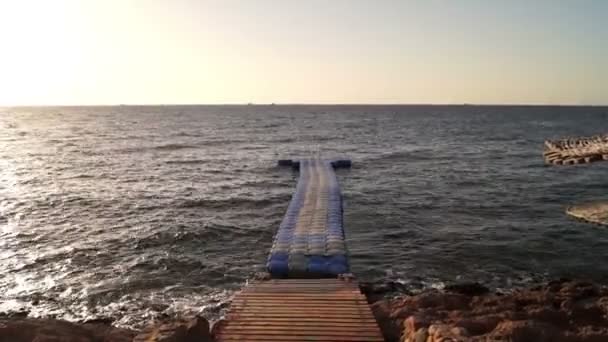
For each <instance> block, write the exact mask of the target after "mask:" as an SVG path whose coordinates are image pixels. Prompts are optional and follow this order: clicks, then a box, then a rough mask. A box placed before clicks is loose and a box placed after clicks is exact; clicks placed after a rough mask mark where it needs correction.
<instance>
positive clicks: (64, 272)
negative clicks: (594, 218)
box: [0, 106, 608, 326]
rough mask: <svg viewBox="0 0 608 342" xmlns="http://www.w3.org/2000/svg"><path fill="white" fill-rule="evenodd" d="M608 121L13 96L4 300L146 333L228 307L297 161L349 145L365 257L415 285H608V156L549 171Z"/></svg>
mask: <svg viewBox="0 0 608 342" xmlns="http://www.w3.org/2000/svg"><path fill="white" fill-rule="evenodd" d="M605 132H608V109H607V108H585V107H577V108H568V107H553V108H551V107H472V106H460V107H451V106H386V107H383V106H351V107H348V106H186V107H96V108H93V107H88V108H87V107H82V108H0V311H8V310H18V309H26V310H28V311H30V314H31V315H32V316H38V315H54V316H58V317H63V318H68V319H83V318H94V317H111V318H113V319H117V323H118V324H119V325H125V326H138V325H141V324H142V323H144V322H146V321H148V320H150V319H151V318H153V317H158V316H162V315H173V314H175V313H183V312H202V313H203V314H205V315H208V316H215V315H217V314H218V311H219V310H221V308H222V306H223V303H224V302H225V300H226V299H227V298H229V297H230V295H231V293H233V291H235V290H237V289H239V288H240V287H241V286H242V285H243V284H244V283H245V282H246V281H247V279H248V278H250V277H251V276H252V275H253V274H254V273H255V272H258V271H261V270H263V266H264V263H265V260H266V255H267V251H268V250H269V248H270V246H271V242H272V237H273V235H274V232H275V230H276V228H277V227H278V225H279V223H280V221H281V219H282V216H283V213H284V211H285V210H286V208H287V205H288V201H289V199H290V197H291V193H292V190H293V189H294V187H295V181H296V174H295V173H293V172H292V171H291V170H289V169H281V168H278V167H276V166H275V165H276V160H277V159H279V158H288V157H298V156H310V155H314V154H319V153H320V154H321V155H323V156H327V157H333V156H344V157H349V158H351V159H352V160H353V162H354V164H353V168H352V169H351V170H347V171H339V173H338V177H339V180H340V182H341V185H342V188H343V192H344V196H345V220H346V221H345V223H346V233H347V238H348V246H349V249H350V252H351V264H352V268H353V271H354V272H355V273H356V274H357V276H358V277H359V278H361V279H363V280H366V281H374V282H384V281H400V282H402V283H404V284H405V285H406V286H409V287H411V288H412V289H419V288H423V287H426V286H438V285H439V286H440V285H441V284H443V283H447V282H454V281H465V280H476V281H481V282H484V283H486V284H488V285H490V286H495V287H501V288H509V287H513V286H519V285H523V284H526V283H530V282H535V281H539V280H542V279H544V278H547V277H558V276H577V277H588V278H592V279H595V280H598V281H604V282H605V281H608V276H607V274H608V252H607V251H608V230H605V229H601V228H597V227H594V226H590V225H587V224H584V223H579V222H577V221H573V220H571V219H569V218H567V217H566V216H565V215H564V207H565V206H567V205H569V204H571V203H577V202H582V201H589V200H594V199H606V198H608V194H607V193H606V190H607V189H608V180H607V179H608V177H607V175H608V163H596V164H591V165H584V166H572V167H544V166H543V162H542V159H541V152H542V151H541V150H542V142H543V140H544V139H546V138H556V137H561V136H575V135H591V134H596V133H605Z"/></svg>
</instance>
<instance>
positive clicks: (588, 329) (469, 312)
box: [370, 279, 608, 342]
mask: <svg viewBox="0 0 608 342" xmlns="http://www.w3.org/2000/svg"><path fill="white" fill-rule="evenodd" d="M370 299H371V300H372V302H373V303H372V309H373V311H374V314H375V315H376V318H377V320H378V322H379V324H380V325H381V327H382V330H383V333H384V334H385V338H386V340H387V341H408V342H410V341H411V342H440V341H443V342H447V341H454V342H455V341H511V342H524V341H534V342H544V341H546V342H561V341H564V342H566V341H567V342H574V341H580V342H600V341H608V319H607V315H608V288H606V287H603V286H599V285H597V284H594V283H591V282H584V281H572V280H567V279H562V280H557V281H552V282H550V283H548V284H546V285H543V286H539V287H536V288H531V289H522V290H515V291H513V292H511V293H504V294H502V293H490V291H489V290H488V289H486V288H484V287H483V286H481V285H479V284H462V285H457V286H448V287H446V289H445V290H443V291H437V290H433V291H425V292H423V293H420V294H417V295H411V296H399V297H397V298H393V299H379V300H376V301H374V298H371V297H370Z"/></svg>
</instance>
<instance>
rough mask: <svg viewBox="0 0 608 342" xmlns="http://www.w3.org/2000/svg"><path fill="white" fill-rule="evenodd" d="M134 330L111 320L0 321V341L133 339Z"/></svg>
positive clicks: (118, 341) (105, 341) (102, 341)
mask: <svg viewBox="0 0 608 342" xmlns="http://www.w3.org/2000/svg"><path fill="white" fill-rule="evenodd" d="M133 336H135V332H134V331H131V330H128V329H121V328H115V327H112V326H111V325H110V324H108V323H103V322H98V323H87V324H83V323H71V322H66V321H61V320H55V319H37V318H7V319H1V320H0V342H130V341H131V340H132V339H133Z"/></svg>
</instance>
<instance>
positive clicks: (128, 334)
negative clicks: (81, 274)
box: [0, 279, 608, 342]
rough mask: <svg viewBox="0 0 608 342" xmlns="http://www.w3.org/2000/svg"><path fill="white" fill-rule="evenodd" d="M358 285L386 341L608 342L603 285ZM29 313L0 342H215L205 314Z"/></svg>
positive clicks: (2, 320)
mask: <svg viewBox="0 0 608 342" xmlns="http://www.w3.org/2000/svg"><path fill="white" fill-rule="evenodd" d="M361 290H362V292H363V293H364V294H365V295H366V297H367V300H368V302H369V304H370V306H371V308H372V311H373V313H374V316H375V318H376V320H377V321H378V325H379V326H380V328H381V330H382V333H383V335H384V337H385V339H386V341H388V342H397V341H412V342H414V341H415V342H417V341H424V342H439V341H488V340H491V341H513V342H517V341H540V342H542V341H557V342H559V341H565V342H569V341H573V342H574V341H587V342H595V341H608V286H606V285H601V284H597V283H593V282H589V281H584V280H570V279H558V280H553V281H549V282H547V283H545V284H543V285H540V286H534V287H529V288H521V289H514V290H513V291H512V292H509V293H500V292H492V291H490V290H489V289H488V288H487V287H485V286H483V285H481V284H478V283H463V284H454V285H448V286H446V287H445V288H444V289H442V290H437V289H429V290H424V291H422V292H420V293H417V294H399V293H398V292H394V291H393V290H394V289H391V288H387V287H386V286H374V285H372V284H369V283H362V284H361ZM389 293H390V294H391V296H390V297H388V296H387V294H389ZM26 314H27V313H14V314H2V315H0V341H2V342H3V341H11V342H34V341H35V342H38V341H66V342H71V341H74V342H110V341H111V342H131V341H133V342H143V341H147V342H153V341H161V340H162V341H212V335H213V325H212V324H210V323H209V322H208V321H207V320H206V319H205V318H202V317H192V318H184V319H169V318H168V319H167V320H164V321H158V322H152V323H150V325H149V326H147V327H146V328H144V329H141V330H139V331H137V330H132V329H125V328H117V327H114V326H113V325H112V321H111V320H103V319H102V320H94V321H87V322H68V321H65V320H61V319H53V318H28V317H26ZM218 322H221V320H219V321H218Z"/></svg>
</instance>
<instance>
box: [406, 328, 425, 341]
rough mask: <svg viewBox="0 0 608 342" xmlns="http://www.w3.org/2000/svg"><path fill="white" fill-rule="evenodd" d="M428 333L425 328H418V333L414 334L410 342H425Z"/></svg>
mask: <svg viewBox="0 0 608 342" xmlns="http://www.w3.org/2000/svg"><path fill="white" fill-rule="evenodd" d="M428 336H429V333H428V330H427V329H426V328H420V329H418V331H416V333H414V335H413V336H412V337H411V338H410V340H411V341H412V342H426V339H427V338H428Z"/></svg>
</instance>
